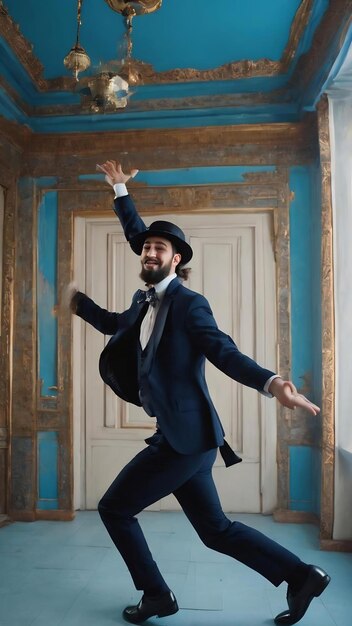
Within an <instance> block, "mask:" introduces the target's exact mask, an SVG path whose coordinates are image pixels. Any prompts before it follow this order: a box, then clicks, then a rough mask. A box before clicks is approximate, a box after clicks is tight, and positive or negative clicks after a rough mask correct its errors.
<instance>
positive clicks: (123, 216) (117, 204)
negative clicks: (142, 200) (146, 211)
mask: <svg viewBox="0 0 352 626" xmlns="http://www.w3.org/2000/svg"><path fill="white" fill-rule="evenodd" d="M115 186H116V185H115ZM114 188H115V187H114ZM114 211H115V213H116V215H117V217H118V218H119V220H120V222H121V226H122V228H123V232H124V234H125V237H126V239H127V241H130V239H132V237H134V236H135V235H138V233H140V232H143V231H145V230H146V225H145V223H144V222H143V220H142V218H141V217H139V215H138V213H137V210H136V207H135V206H134V203H133V200H132V198H131V196H129V195H124V196H120V197H115V200H114Z"/></svg>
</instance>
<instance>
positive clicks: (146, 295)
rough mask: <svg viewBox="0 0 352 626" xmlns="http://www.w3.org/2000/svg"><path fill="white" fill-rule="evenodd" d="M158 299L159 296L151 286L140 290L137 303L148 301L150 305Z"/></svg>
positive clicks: (153, 304) (154, 303)
mask: <svg viewBox="0 0 352 626" xmlns="http://www.w3.org/2000/svg"><path fill="white" fill-rule="evenodd" d="M158 301H159V298H158V296H157V294H156V292H155V288H154V287H151V288H150V289H148V291H140V298H139V300H137V302H138V304H139V303H141V302H148V304H151V305H152V306H155V305H156V303H157V302H158Z"/></svg>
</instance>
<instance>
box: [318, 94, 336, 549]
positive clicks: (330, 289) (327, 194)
mask: <svg viewBox="0 0 352 626" xmlns="http://www.w3.org/2000/svg"><path fill="white" fill-rule="evenodd" d="M318 126H319V145H320V161H321V169H322V203H321V216H322V242H321V255H322V259H321V263H322V284H321V290H322V488H321V493H322V500H321V539H322V540H330V539H332V536H333V522H334V519H333V514H334V468H335V320H334V261H333V214H332V194H331V154H330V133H329V104H328V100H327V98H326V96H325V97H324V98H323V99H322V100H321V101H320V103H319V105H318Z"/></svg>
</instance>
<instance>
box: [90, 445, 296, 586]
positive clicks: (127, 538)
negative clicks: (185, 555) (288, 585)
mask: <svg viewBox="0 0 352 626" xmlns="http://www.w3.org/2000/svg"><path fill="white" fill-rule="evenodd" d="M149 441H150V444H149V445H148V447H147V448H145V449H144V450H142V451H141V452H140V453H139V454H137V456H135V457H134V458H133V459H132V460H131V461H130V462H129V463H128V464H127V465H126V466H125V467H124V469H123V470H122V471H121V472H120V474H119V475H118V476H117V477H116V479H115V480H114V482H113V483H112V484H111V486H110V487H109V489H108V490H107V492H106V493H105V495H104V496H103V497H102V499H101V501H100V503H99V506H98V509H99V513H100V516H101V518H102V521H103V523H104V524H105V527H106V529H107V531H108V533H109V534H110V537H111V539H112V541H113V542H114V544H115V546H116V547H117V549H118V550H119V552H120V554H121V556H122V557H123V559H124V561H125V563H126V565H127V567H128V569H129V571H130V574H131V576H132V579H133V582H134V584H135V587H136V589H141V590H143V591H147V590H148V589H160V590H165V589H168V587H167V585H166V583H165V580H164V578H163V577H162V575H161V573H160V571H159V569H158V567H157V565H156V563H155V562H154V560H153V557H152V555H151V552H150V550H149V548H148V545H147V542H146V540H145V537H144V535H143V533H142V529H141V527H140V525H139V522H138V520H137V518H136V517H135V516H136V515H137V514H138V513H139V512H140V511H142V510H143V509H145V508H146V507H147V506H150V505H151V504H153V503H154V502H156V501H158V500H160V498H163V497H165V496H167V495H169V494H170V493H173V494H174V496H175V497H176V498H177V500H178V502H179V503H180V505H181V507H182V509H183V511H184V512H185V514H186V516H187V517H188V519H189V521H190V522H191V524H192V526H193V527H194V529H195V530H196V532H197V533H198V535H199V537H200V539H201V540H202V541H203V543H204V544H205V545H206V546H208V547H209V548H212V549H213V550H216V551H218V552H221V553H223V554H227V555H228V556H231V557H233V558H234V559H237V560H238V561H240V562H241V563H244V564H245V565H247V566H248V567H250V568H252V569H254V570H256V571H257V572H258V573H259V574H262V575H263V576H265V577H266V578H267V579H268V580H269V581H270V582H271V583H273V584H274V585H276V586H278V585H279V584H280V583H281V582H282V581H284V580H287V578H288V577H289V576H290V574H291V573H292V572H293V570H294V569H295V568H296V567H297V565H299V564H300V563H301V561H300V559H299V558H298V557H297V556H295V555H294V554H293V553H292V552H290V551H289V550H286V549H285V548H283V547H282V546H280V545H279V544H278V543H276V542H275V541H272V540H271V539H269V538H268V537H266V536H265V535H263V534H262V533H260V532H259V531H257V530H255V529H253V528H250V527H249V526H246V525H245V524H242V523H241V522H236V521H235V522H232V521H230V520H229V519H228V518H227V517H226V515H225V514H224V512H223V511H222V508H221V504H220V500H219V497H218V494H217V490H216V487H215V484H214V481H213V478H212V473H211V470H212V466H213V464H214V461H215V458H216V452H217V451H216V449H212V450H208V451H206V452H201V453H198V454H192V455H182V454H178V453H177V452H175V451H174V450H173V449H172V448H171V446H170V445H169V444H168V442H167V441H166V440H165V438H164V436H163V435H162V434H161V433H158V434H155V435H154V436H153V437H151V438H150V439H149Z"/></svg>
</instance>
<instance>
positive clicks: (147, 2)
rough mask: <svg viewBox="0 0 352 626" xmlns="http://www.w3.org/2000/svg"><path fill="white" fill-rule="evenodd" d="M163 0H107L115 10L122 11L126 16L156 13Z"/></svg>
mask: <svg viewBox="0 0 352 626" xmlns="http://www.w3.org/2000/svg"><path fill="white" fill-rule="evenodd" d="M162 1H163V0H135V2H129V1H128V0H127V2H126V1H125V0H105V2H107V4H108V5H109V7H110V8H111V9H113V11H117V12H118V13H121V15H123V16H124V17H134V16H135V15H144V14H145V13H154V11H156V10H157V9H160V7H161V4H162Z"/></svg>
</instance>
